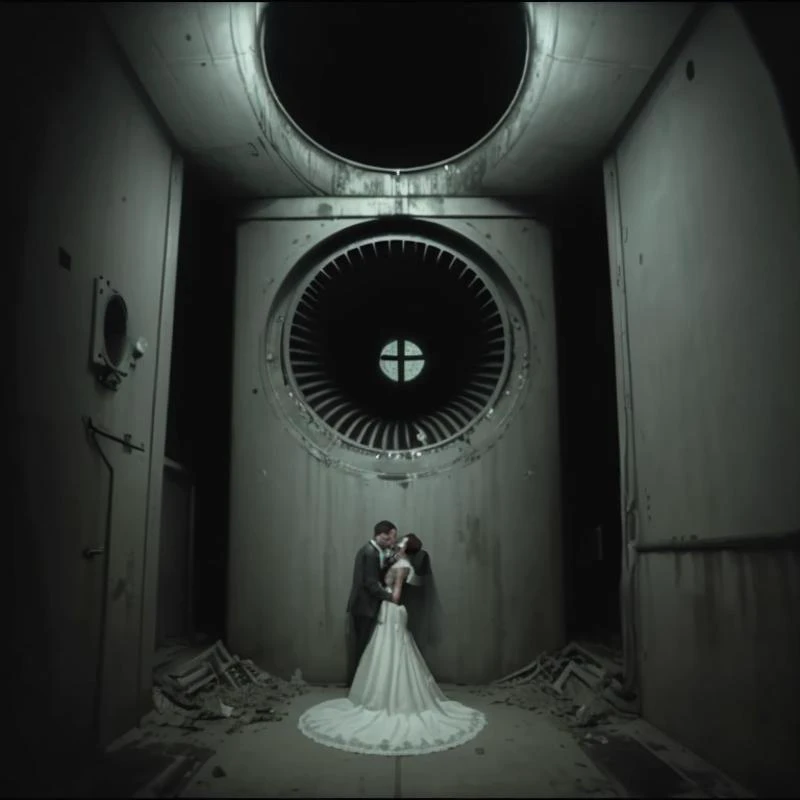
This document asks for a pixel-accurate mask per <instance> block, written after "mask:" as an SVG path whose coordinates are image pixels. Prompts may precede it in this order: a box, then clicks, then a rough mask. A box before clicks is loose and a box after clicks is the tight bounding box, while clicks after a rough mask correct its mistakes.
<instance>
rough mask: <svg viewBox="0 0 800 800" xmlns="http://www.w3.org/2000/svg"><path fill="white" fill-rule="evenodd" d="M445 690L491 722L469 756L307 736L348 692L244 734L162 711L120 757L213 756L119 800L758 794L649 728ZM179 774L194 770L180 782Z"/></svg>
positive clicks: (297, 706) (310, 695)
mask: <svg viewBox="0 0 800 800" xmlns="http://www.w3.org/2000/svg"><path fill="white" fill-rule="evenodd" d="M442 688H443V690H444V691H445V693H446V694H447V695H448V697H450V698H452V699H454V700H459V701H461V702H463V703H465V704H467V705H470V706H472V707H474V708H479V709H480V710H482V711H483V712H484V713H485V714H486V715H487V717H488V720H489V724H488V725H487V726H486V728H485V729H484V730H483V731H482V732H481V733H480V734H479V735H478V737H477V738H476V739H474V740H473V741H472V742H469V743H468V744H466V745H463V746H462V747H459V748H455V749H453V750H448V751H445V752H442V753H434V754H431V755H427V756H416V757H382V756H361V755H354V754H351V753H345V752H342V751H339V750H333V749H331V748H328V747H323V746H321V745H318V744H316V743H314V742H312V741H311V740H309V739H307V738H306V737H305V736H303V735H302V734H301V733H300V731H299V730H298V729H297V720H298V717H299V716H300V714H301V713H302V712H303V711H304V710H306V709H307V708H309V707H310V706H312V705H314V704H316V703H319V702H321V701H322V700H327V699H330V698H332V697H338V696H342V695H343V694H344V693H345V690H344V689H341V688H310V689H309V691H308V692H307V693H306V694H304V695H302V696H301V697H298V698H296V699H295V700H294V701H292V703H291V705H290V706H289V712H288V715H287V717H286V718H285V719H283V720H282V721H280V722H267V723H260V724H256V725H251V726H248V727H245V728H242V729H241V730H239V731H237V732H235V733H228V732H227V730H228V728H229V724H227V723H228V721H225V722H218V723H208V724H205V723H204V724H203V728H202V730H182V729H179V728H174V727H164V726H161V725H160V724H159V718H158V714H157V713H156V712H152V713H151V714H149V715H148V716H147V717H146V718H145V719H144V720H143V722H142V725H141V726H140V727H139V728H136V729H134V730H133V731H131V732H130V733H129V734H127V735H126V736H124V737H122V739H120V740H119V741H118V742H116V743H115V744H114V745H113V746H112V748H111V751H112V752H113V751H120V750H124V749H126V748H131V747H133V748H140V747H143V746H146V747H149V748H155V749H158V748H162V750H163V749H166V748H168V747H170V746H173V747H176V746H178V743H181V746H184V747H190V746H193V747H196V748H204V749H205V754H204V755H202V756H200V760H196V761H195V762H194V763H193V764H192V763H191V762H189V761H184V762H182V763H183V765H184V766H183V767H181V759H180V758H179V759H177V760H176V762H175V764H176V765H177V766H175V765H173V767H172V768H171V769H169V770H165V771H164V772H163V773H162V774H161V775H160V776H159V777H158V778H155V779H151V780H150V781H149V783H148V784H147V785H145V786H140V787H137V788H133V787H131V789H130V790H127V791H126V790H123V791H122V792H121V793H119V794H117V796H128V797H130V796H135V797H166V796H180V797H298V798H300V797H376V798H377V797H631V796H637V797H665V796H671V797H752V796H753V795H751V794H749V793H747V792H746V791H745V790H744V789H742V788H741V787H739V786H736V785H735V784H734V783H733V782H732V781H730V780H729V779H727V778H726V777H725V776H724V775H721V774H720V773H719V772H717V771H716V770H714V769H713V768H711V767H710V766H709V765H707V764H705V763H703V762H702V761H701V760H700V759H698V758H697V757H696V756H694V755H693V754H691V753H689V752H688V751H686V750H685V749H684V748H682V747H680V746H679V745H677V744H676V743H674V742H671V741H670V740H669V739H667V738H666V737H665V736H663V734H660V733H659V732H658V731H656V730H655V729H653V728H652V727H651V726H648V725H647V724H646V723H644V722H643V721H641V720H636V721H632V722H627V723H625V724H624V725H616V726H615V725H607V726H604V727H603V728H602V729H600V728H592V729H589V730H587V729H575V730H573V731H570V730H568V729H567V728H566V727H565V726H564V725H563V724H560V723H557V722H556V721H555V720H554V719H553V718H552V717H550V716H549V715H548V714H547V713H543V712H538V711H528V710H525V709H521V708H517V707H513V706H508V705H504V704H493V703H492V702H491V699H490V698H487V697H480V696H476V695H475V694H473V693H472V692H471V691H470V689H469V688H466V687H452V686H449V687H448V686H443V687H442ZM615 743H616V745H618V746H617V747H616V748H615V747H614V745H615ZM623 745H624V746H623ZM198 752H201V751H198ZM209 752H213V755H210V756H208V753H209ZM615 754H616V755H615ZM203 759H205V760H203ZM615 759H616V760H615ZM201 762H202V763H201ZM187 764H189V765H190V766H186V765H187ZM176 769H177V771H178V772H180V771H182V772H183V774H182V775H181V774H179V775H178V781H177V783H176V781H175V775H176ZM166 773H169V774H170V776H171V777H169V776H167V775H166ZM170 786H171V787H172V788H169V787H170Z"/></svg>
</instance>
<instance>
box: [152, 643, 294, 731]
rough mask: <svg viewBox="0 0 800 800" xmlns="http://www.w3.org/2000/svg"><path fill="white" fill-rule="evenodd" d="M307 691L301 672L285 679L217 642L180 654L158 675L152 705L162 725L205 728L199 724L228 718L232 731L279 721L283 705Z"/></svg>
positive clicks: (196, 728) (158, 672)
mask: <svg viewBox="0 0 800 800" xmlns="http://www.w3.org/2000/svg"><path fill="white" fill-rule="evenodd" d="M305 691H306V684H305V681H303V676H302V674H301V672H300V670H295V672H294V675H292V678H291V680H289V681H285V680H283V679H281V678H278V677H276V676H274V675H270V674H269V673H268V672H265V671H264V670H262V669H260V668H259V667H257V666H256V665H255V664H254V663H253V662H252V661H251V660H250V659H240V658H239V657H238V656H232V655H231V654H230V653H229V652H228V651H227V649H226V648H225V646H224V645H223V644H222V642H219V641H218V642H216V643H215V644H214V645H213V646H212V647H209V648H208V649H207V650H204V651H203V652H202V653H200V654H199V655H196V656H194V657H192V658H189V659H186V658H185V657H184V658H183V659H181V658H177V659H175V660H173V661H172V662H170V663H169V664H168V665H166V666H165V667H163V668H161V669H160V670H158V671H157V672H156V674H155V686H154V687H153V704H154V706H155V708H156V710H157V711H158V712H159V720H160V722H159V724H162V725H170V726H174V727H180V728H188V729H190V730H202V729H203V728H202V727H201V726H200V725H199V724H198V723H212V722H214V721H218V720H229V721H230V722H231V723H232V724H231V725H230V727H229V728H228V733H234V732H236V731H237V730H240V729H241V728H242V727H244V726H245V725H251V724H254V723H257V722H276V721H280V720H281V719H283V718H284V716H285V715H286V712H285V711H284V710H282V709H281V706H285V705H286V704H287V703H289V702H290V701H291V699H292V698H294V697H296V696H297V695H300V694H303V693H304V692H305Z"/></svg>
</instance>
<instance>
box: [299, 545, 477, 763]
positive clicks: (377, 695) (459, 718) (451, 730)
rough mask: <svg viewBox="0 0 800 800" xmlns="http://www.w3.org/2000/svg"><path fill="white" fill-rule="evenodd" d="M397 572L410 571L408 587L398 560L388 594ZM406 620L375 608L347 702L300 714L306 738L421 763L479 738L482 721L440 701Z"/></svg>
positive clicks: (402, 613)
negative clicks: (371, 630) (417, 759)
mask: <svg viewBox="0 0 800 800" xmlns="http://www.w3.org/2000/svg"><path fill="white" fill-rule="evenodd" d="M402 567H406V568H408V569H409V570H410V572H409V576H408V577H407V578H406V583H408V582H409V581H410V580H411V581H413V568H412V567H411V564H410V563H409V562H408V561H407V560H405V559H400V560H398V561H397V563H396V564H395V565H394V566H393V567H391V568H390V569H389V570H388V572H387V574H386V578H385V583H386V585H387V586H391V585H393V583H394V577H395V570H397V569H399V568H402ZM407 620H408V617H407V614H406V609H405V607H404V606H401V605H396V604H395V603H391V602H388V601H386V600H384V601H383V603H381V607H380V611H379V613H378V620H377V623H376V625H375V631H374V633H373V634H372V637H371V638H370V640H369V644H368V645H367V647H366V650H364V655H363V656H362V658H361V661H360V662H359V664H358V669H357V670H356V674H355V678H354V679H353V685H352V687H351V688H350V694H349V696H348V697H342V698H338V699H336V700H327V701H325V702H324V703H319V704H318V705H315V706H313V707H312V708H310V709H308V711H306V712H305V713H304V714H302V715H301V717H300V720H299V722H298V727H299V728H300V730H301V731H302V732H303V733H304V734H305V735H306V736H308V737H309V738H310V739H313V740H314V741H315V742H318V743H319V744H324V745H327V746H328V747H335V748H337V749H339V750H347V751H348V752H350V753H362V754H365V755H383V756H419V755H425V754H426V753H436V752H439V751H441V750H449V749H450V748H451V747H458V746H459V745H462V744H464V743H465V742H468V741H469V740H470V739H474V738H475V737H476V736H477V735H478V733H480V731H481V730H482V729H483V727H484V726H485V725H486V717H485V716H484V715H483V714H482V713H481V712H480V711H475V710H474V709H472V708H468V707H467V706H465V705H462V704H461V703H458V702H456V701H454V700H448V699H447V698H446V697H445V695H444V694H443V693H442V691H441V689H439V687H438V686H437V685H436V681H434V679H433V675H431V672H430V670H429V669H428V665H427V664H426V663H425V661H424V659H423V658H422V655H421V654H420V652H419V650H418V649H417V645H416V642H415V641H414V639H413V637H412V636H411V633H410V632H409V631H408V628H407V625H406V623H407Z"/></svg>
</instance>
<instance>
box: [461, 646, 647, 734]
mask: <svg viewBox="0 0 800 800" xmlns="http://www.w3.org/2000/svg"><path fill="white" fill-rule="evenodd" d="M622 677H623V675H622V665H621V661H620V660H619V659H617V658H613V657H608V656H602V655H599V654H596V653H592V652H590V651H589V650H588V649H586V648H585V647H582V646H581V645H580V644H577V643H576V642H571V643H570V644H568V645H567V646H566V647H565V648H563V649H562V650H560V651H558V652H556V653H551V654H548V653H542V655H540V656H539V657H538V658H537V659H536V660H535V661H532V662H531V663H530V664H528V665H527V666H525V667H523V668H522V669H519V670H517V671H516V672H514V673H512V674H511V675H506V676H505V677H504V678H501V679H500V680H498V681H495V682H494V683H492V684H491V685H490V686H488V687H482V688H480V689H475V690H474V693H475V694H480V695H482V696H484V697H491V698H493V700H492V702H494V703H505V704H507V705H513V706H518V707H520V708H525V709H529V710H531V711H536V712H537V713H549V714H551V715H553V716H555V717H557V718H560V719H561V720H562V721H563V722H564V723H565V724H567V725H568V726H570V727H581V728H584V727H589V726H593V725H597V724H598V723H600V722H602V721H604V720H607V719H609V718H611V717H614V716H623V717H630V716H636V715H637V711H636V705H635V702H634V700H635V698H633V697H626V696H624V692H623V687H622Z"/></svg>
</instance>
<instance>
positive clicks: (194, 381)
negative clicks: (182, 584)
mask: <svg viewBox="0 0 800 800" xmlns="http://www.w3.org/2000/svg"><path fill="white" fill-rule="evenodd" d="M235 267H236V263H235V227H234V224H233V221H232V219H231V216H230V213H229V208H228V207H227V206H226V204H225V203H224V202H223V201H222V200H220V199H219V194H218V193H217V192H216V191H215V189H214V187H213V186H211V185H210V184H208V183H207V182H206V181H205V180H204V179H203V178H202V176H201V175H199V174H198V173H197V172H196V170H195V169H193V168H192V166H191V165H188V166H187V168H186V171H185V175H184V193H183V210H182V217H181V234H180V244H179V250H178V274H177V286H176V293H175V323H174V333H173V350H172V368H171V374H170V401H169V409H168V414H167V452H166V455H167V458H168V459H170V460H171V461H173V462H176V463H177V464H180V465H181V466H182V467H183V468H184V469H185V470H186V471H187V472H188V474H190V475H191V480H192V482H193V483H194V487H195V490H194V513H193V520H194V531H193V537H192V538H193V545H192V551H193V552H192V557H191V562H192V563H191V573H192V580H191V586H192V588H191V590H190V593H191V596H190V597H189V598H187V602H188V603H189V605H190V618H191V620H192V628H193V630H192V631H191V633H192V634H193V635H197V634H200V635H204V636H205V637H208V638H222V637H224V634H225V619H226V596H227V581H226V573H227V551H228V494H229V474H230V471H229V465H230V394H231V358H232V334H233V286H234V272H235Z"/></svg>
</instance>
